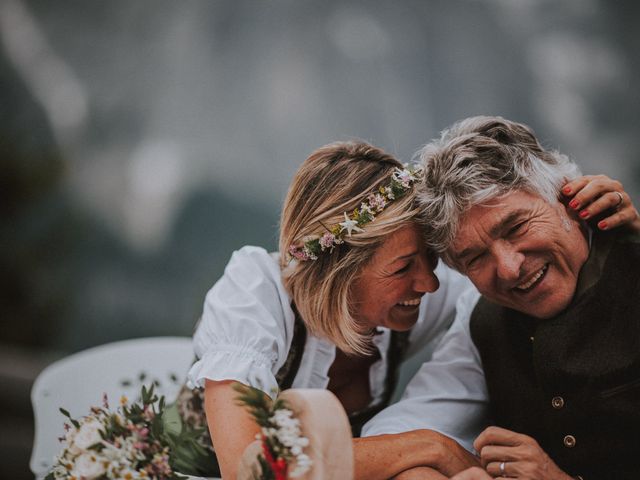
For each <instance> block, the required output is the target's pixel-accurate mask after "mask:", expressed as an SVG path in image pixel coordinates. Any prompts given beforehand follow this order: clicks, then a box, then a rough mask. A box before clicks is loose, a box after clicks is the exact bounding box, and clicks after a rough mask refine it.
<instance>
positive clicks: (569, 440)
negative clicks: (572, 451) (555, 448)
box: [563, 435, 576, 448]
mask: <svg viewBox="0 0 640 480" xmlns="http://www.w3.org/2000/svg"><path fill="white" fill-rule="evenodd" d="M563 443H564V446H565V447H567V448H573V447H575V446H576V437H574V436H573V435H565V437H564V440H563Z"/></svg>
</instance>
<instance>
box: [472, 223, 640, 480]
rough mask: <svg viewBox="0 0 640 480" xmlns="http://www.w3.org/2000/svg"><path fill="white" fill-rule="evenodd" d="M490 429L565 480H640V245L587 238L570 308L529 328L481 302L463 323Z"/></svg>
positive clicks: (612, 237) (518, 317)
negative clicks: (511, 436)
mask: <svg viewBox="0 0 640 480" xmlns="http://www.w3.org/2000/svg"><path fill="white" fill-rule="evenodd" d="M470 328H471V336H472V339H473V342H474V344H475V345H476V347H477V348H478V351H479V352H480V357H481V359H482V366H483V369H484V372H485V379H486V383H487V388H488V392H489V399H490V409H491V413H492V416H493V419H494V421H495V423H496V424H497V425H499V426H502V427H504V428H508V429H510V430H514V431H517V432H520V433H525V434H527V435H530V436H532V437H534V438H535V439H536V440H537V441H538V443H540V445H541V446H542V448H543V449H544V450H545V451H546V452H547V453H548V454H549V455H550V456H551V458H552V459H553V460H554V461H555V462H556V463H557V464H558V465H559V466H560V468H562V469H563V470H564V471H566V472H567V473H569V474H570V475H580V476H582V477H583V478H584V479H585V480H590V479H609V478H611V479H614V478H615V479H621V480H623V479H640V440H639V438H640V239H639V238H638V237H637V236H628V235H627V236H626V237H625V236H623V235H621V234H616V233H601V232H596V233H594V235H593V238H592V247H591V252H590V255H589V259H588V260H587V263H586V264H585V265H584V266H583V268H582V270H581V272H580V276H579V280H578V288H577V293H576V296H575V298H574V299H573V301H572V303H571V305H570V306H569V307H568V308H567V309H566V310H565V311H564V312H562V313H561V314H560V315H558V316H556V317H554V318H551V319H546V320H536V319H533V318H531V317H528V316H526V315H523V314H521V313H518V312H515V311H513V310H510V309H507V308H504V307H499V306H496V305H493V304H491V303H489V302H488V301H486V300H485V299H484V298H482V299H481V300H480V301H479V302H478V305H477V306H476V308H475V310H474V312H473V314H472V316H471V323H470Z"/></svg>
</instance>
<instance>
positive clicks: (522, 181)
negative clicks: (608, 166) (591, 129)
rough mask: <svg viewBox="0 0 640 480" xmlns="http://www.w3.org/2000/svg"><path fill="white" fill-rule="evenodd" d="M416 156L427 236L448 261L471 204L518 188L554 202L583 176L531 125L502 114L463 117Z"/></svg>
mask: <svg viewBox="0 0 640 480" xmlns="http://www.w3.org/2000/svg"><path fill="white" fill-rule="evenodd" d="M417 155H419V157H420V159H421V160H422V162H423V164H424V168H425V175H424V182H423V184H422V185H421V192H420V194H419V201H420V203H421V205H422V207H423V211H424V215H425V220H426V222H427V226H428V227H427V231H426V232H425V234H426V239H427V242H428V244H429V245H430V246H431V247H432V248H434V249H435V250H436V251H437V252H438V253H439V254H441V255H442V257H443V260H444V261H445V262H446V263H447V264H449V265H451V263H452V262H451V259H450V258H448V256H447V249H448V248H449V247H450V246H451V243H452V242H453V240H454V238H455V235H456V232H457V229H458V223H459V221H460V218H461V216H462V215H463V214H464V213H465V212H466V211H467V210H469V209H470V208H471V207H473V206H475V205H480V204H482V203H486V202H488V201H490V200H492V199H494V198H496V197H499V196H502V195H504V194H507V193H510V192H512V191H514V190H525V191H527V192H529V193H532V194H534V195H537V196H540V197H542V198H543V199H545V200H546V201H548V202H550V203H552V202H555V201H557V200H558V197H559V193H560V188H561V187H562V185H563V184H564V183H566V182H567V181H568V180H572V179H574V178H576V177H578V176H579V175H580V170H579V168H578V166H577V165H576V164H575V163H573V162H572V161H571V160H569V158H567V157H566V156H565V155H562V154H560V153H559V152H557V151H553V150H545V149H544V148H543V147H542V146H541V145H540V143H539V142H538V140H537V139H536V137H535V134H534V133H533V130H531V128H529V127H528V126H526V125H523V124H521V123H516V122H511V121H509V120H505V119H504V118H501V117H484V116H482V117H471V118H467V119H465V120H462V121H460V122H458V123H456V124H454V125H453V126H452V127H451V128H449V129H447V130H445V131H443V132H442V135H441V137H440V139H439V140H434V141H433V142H431V143H429V144H428V145H426V146H425V147H423V148H422V149H421V150H420V151H419V152H418V154H417Z"/></svg>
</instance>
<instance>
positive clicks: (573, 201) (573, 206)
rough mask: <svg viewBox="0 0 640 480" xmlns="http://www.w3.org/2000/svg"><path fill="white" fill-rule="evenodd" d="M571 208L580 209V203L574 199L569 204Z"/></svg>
mask: <svg viewBox="0 0 640 480" xmlns="http://www.w3.org/2000/svg"><path fill="white" fill-rule="evenodd" d="M569 206H570V207H571V208H573V209H575V210H577V209H578V207H579V206H580V204H579V203H578V201H577V200H576V199H575V198H574V199H573V200H571V201H570V202H569Z"/></svg>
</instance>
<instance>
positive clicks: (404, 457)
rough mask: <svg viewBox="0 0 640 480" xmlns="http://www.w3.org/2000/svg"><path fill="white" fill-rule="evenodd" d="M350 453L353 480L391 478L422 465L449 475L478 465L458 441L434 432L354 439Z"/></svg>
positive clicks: (412, 432) (424, 431)
mask: <svg viewBox="0 0 640 480" xmlns="http://www.w3.org/2000/svg"><path fill="white" fill-rule="evenodd" d="M353 454H354V457H355V458H354V460H355V480H377V479H387V478H392V477H394V476H396V475H399V474H401V473H402V472H404V471H407V470H411V469H414V468H416V467H422V466H429V467H433V469H434V470H438V471H440V472H442V473H443V474H446V475H451V474H454V473H457V472H459V471H461V470H464V469H466V468H469V467H472V466H474V465H479V461H478V459H477V458H476V457H475V456H474V455H472V454H471V453H469V452H468V451H467V450H465V449H464V448H463V447H461V446H460V445H459V444H458V442H456V441H455V440H453V439H451V438H449V437H446V436H445V435H442V434H440V433H438V432H435V431H433V430H412V431H410V432H405V433H397V434H390V435H377V436H373V437H366V438H356V439H354V440H353ZM429 470H431V468H430V469H429ZM398 478H405V477H403V476H400V477H398ZM406 478H407V479H408V478H414V477H413V476H407V477H406ZM415 478H418V477H415ZM425 478H445V477H442V476H434V477H425Z"/></svg>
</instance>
